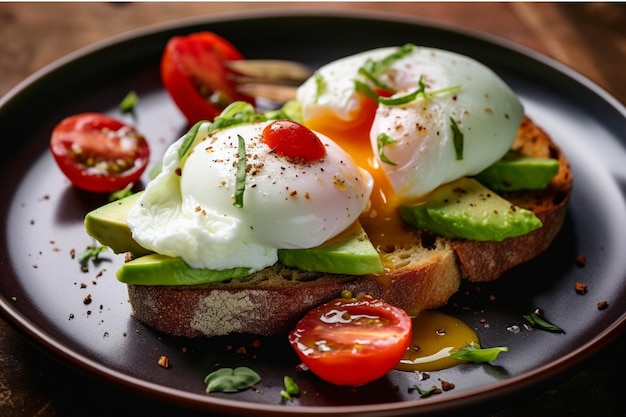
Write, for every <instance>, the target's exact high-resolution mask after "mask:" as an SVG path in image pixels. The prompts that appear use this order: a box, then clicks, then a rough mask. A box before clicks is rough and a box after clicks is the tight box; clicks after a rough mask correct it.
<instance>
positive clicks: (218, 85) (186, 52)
mask: <svg viewBox="0 0 626 417" xmlns="http://www.w3.org/2000/svg"><path fill="white" fill-rule="evenodd" d="M242 58H243V56H242V55H241V53H240V52H239V51H238V50H237V49H236V48H235V47H234V46H233V45H232V44H231V43H229V42H228V41H227V40H225V39H224V38H222V37H220V36H219V35H217V34H215V33H212V32H196V33H192V34H190V35H187V36H174V37H172V38H171V39H170V40H169V41H168V43H167V45H166V46H165V49H164V51H163V55H162V57H161V80H162V82H163V85H164V86H165V89H166V90H167V92H168V93H169V95H170V97H171V98H172V100H173V101H174V103H175V104H176V106H177V107H178V108H179V110H180V111H181V112H182V113H183V115H184V116H185V117H186V119H187V121H188V122H189V123H190V124H193V123H196V122H198V121H200V120H213V119H214V118H215V116H217V115H218V114H219V113H220V112H221V111H222V110H223V109H224V108H225V107H226V106H227V105H228V104H230V103H232V102H233V101H247V102H252V101H253V99H252V98H250V97H248V96H246V95H244V94H241V93H239V92H237V91H236V90H235V83H234V82H232V80H231V79H230V78H229V77H230V75H231V74H232V72H231V71H230V70H228V69H227V68H226V67H225V66H224V61H234V60H239V59H242Z"/></svg>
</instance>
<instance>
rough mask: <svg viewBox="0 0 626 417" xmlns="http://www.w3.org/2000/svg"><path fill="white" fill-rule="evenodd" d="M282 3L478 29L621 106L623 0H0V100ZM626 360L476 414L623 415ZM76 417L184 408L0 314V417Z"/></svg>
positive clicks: (592, 363) (604, 360)
mask: <svg viewBox="0 0 626 417" xmlns="http://www.w3.org/2000/svg"><path fill="white" fill-rule="evenodd" d="M288 9H318V10H319V9H324V10H326V9H333V10H369V11H380V12H384V13H397V14H402V15H410V16H415V17H420V18H425V19H431V20H433V21H437V22H442V23H445V24H449V25H454V26H459V27H463V28H469V29H473V30H479V31H482V32H485V33H489V34H493V35H496V36H499V37H502V38H504V39H507V40H510V41H513V42H515V43H518V44H520V45H523V46H526V47H529V48H531V49H533V50H535V51H537V52H540V53H542V54H545V55H547V56H549V57H551V58H554V59H555V60H557V61H559V62H561V63H562V64H565V65H567V66H569V67H571V68H573V69H574V70H576V71H578V72H580V73H581V74H583V75H584V76H586V77H588V78H589V79H590V80H592V81H593V82H595V83H597V84H598V85H600V86H601V87H602V88H604V89H605V90H606V91H608V92H609V93H610V94H611V95H613V96H614V97H615V98H616V99H617V100H619V101H620V102H622V103H625V102H626V77H625V76H624V68H626V6H625V5H624V4H619V3H580V4H555V3H479V4H473V3H419V2H418V3H406V2H402V3H262V2H254V3H238V2H229V3H126V2H123V3H36V4H35V3H0V96H1V95H4V94H5V93H7V92H8V91H10V90H11V88H13V87H15V86H16V85H18V84H19V83H20V82H22V81H23V80H24V79H26V78H27V77H28V76H30V75H31V74H33V73H35V72H36V71H38V70H40V69H41V68H43V67H45V66H46V65H47V64H49V63H51V62H53V61H54V60H56V59H58V58H60V57H63V56H65V55H66V54H69V53H71V52H73V51H75V50H77V49H79V48H82V47H84V46H87V45H90V44H92V43H94V42H97V41H99V40H102V39H105V38H107V37H110V36H113V35H117V34H120V33H124V32H127V31H130V30H133V29H137V28H141V27H145V26H149V25H154V24H158V23H162V22H168V21H172V20H177V19H183V18H188V17H194V16H203V15H219V14H223V13H226V14H230V13H236V12H239V11H242V10H245V11H246V12H250V11H254V10H288ZM3 140H6V139H3ZM624 358H626V338H625V337H621V338H620V339H618V340H617V341H615V342H614V343H613V344H612V345H611V346H609V347H607V348H606V349H604V350H603V351H602V353H601V354H600V355H597V356H595V357H593V358H591V359H590V360H588V361H586V362H585V363H584V364H582V365H581V366H579V367H577V368H575V369H573V370H572V371H571V372H569V373H567V375H563V376H562V377H561V378H559V379H557V380H556V381H554V386H552V387H549V388H548V389H545V387H543V388H542V389H541V390H540V391H532V392H528V393H527V394H525V395H522V396H521V397H516V398H515V399H510V402H505V403H500V404H491V405H488V408H487V409H485V411H484V413H482V412H481V413H480V414H483V415H489V416H493V417H496V416H500V417H504V416H519V417H526V416H552V415H559V416H560V415H568V416H587V415H597V416H604V417H607V416H622V415H624V411H623V410H624V405H623V388H622V387H623V384H622V377H623V374H622V372H623V371H622V369H624V365H625V359H624ZM123 403H125V404H126V405H124V406H122V405H121V404H123ZM79 415H80V416H92V417H99V416H111V415H117V416H125V415H152V416H166V415H167V416H170V415H181V414H180V413H178V411H177V410H175V409H171V408H168V407H160V406H159V407H155V406H154V405H152V404H150V403H149V402H148V401H146V400H144V399H141V398H134V397H132V396H130V395H128V394H127V393H124V392H121V391H118V390H116V389H115V388H113V387H109V386H106V385H103V384H101V383H99V382H98V381H93V380H91V379H88V378H85V377H84V376H83V375H78V374H75V373H73V372H71V371H68V370H67V369H66V368H64V367H62V366H60V365H58V364H56V363H54V362H53V361H51V360H50V359H49V358H47V357H46V356H45V355H42V354H41V353H40V352H39V351H38V350H37V349H35V348H34V347H33V346H31V345H30V344H28V342H27V341H25V340H24V339H23V338H22V337H21V336H20V335H19V334H17V332H15V331H14V330H13V329H12V328H11V327H9V326H8V325H7V324H6V322H4V321H3V320H0V416H4V417H23V416H37V417H55V416H79Z"/></svg>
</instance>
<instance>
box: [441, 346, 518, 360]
mask: <svg viewBox="0 0 626 417" xmlns="http://www.w3.org/2000/svg"><path fill="white" fill-rule="evenodd" d="M508 350H509V348H508V347H506V346H505V347H494V348H487V349H483V348H481V347H480V345H479V344H477V343H474V342H472V343H470V344H469V345H467V346H465V347H463V348H462V349H457V350H453V351H452V352H450V357H451V358H454V359H460V360H462V361H467V362H474V363H483V362H491V361H494V360H496V358H497V357H498V355H499V354H500V352H508Z"/></svg>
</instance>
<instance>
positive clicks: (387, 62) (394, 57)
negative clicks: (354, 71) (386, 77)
mask: <svg viewBox="0 0 626 417" xmlns="http://www.w3.org/2000/svg"><path fill="white" fill-rule="evenodd" d="M414 48H415V45H413V44H411V43H407V44H405V45H403V46H401V47H400V48H398V50H396V51H395V52H392V53H391V54H389V55H387V56H386V57H385V58H383V59H381V60H379V61H374V60H373V59H368V60H367V61H365V64H363V66H362V67H361V68H362V69H363V71H364V72H366V73H368V74H370V75H371V76H373V77H379V76H380V75H382V74H383V73H384V72H385V71H386V70H387V68H389V67H390V66H391V64H393V63H394V62H395V61H398V60H400V59H402V58H404V57H405V56H407V55H409V54H410V53H412V52H413V49H414Z"/></svg>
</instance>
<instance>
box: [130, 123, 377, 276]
mask: <svg viewBox="0 0 626 417" xmlns="http://www.w3.org/2000/svg"><path fill="white" fill-rule="evenodd" d="M268 123H271V122H260V123H253V124H243V125H236V126H233V127H230V128H225V129H218V130H216V131H212V132H209V131H208V128H209V125H210V123H208V122H207V123H205V124H203V125H201V126H200V128H199V129H198V133H197V136H202V138H201V139H202V140H197V139H196V141H195V142H197V144H196V145H195V146H194V147H193V149H191V151H190V153H189V154H188V157H187V158H186V160H185V161H184V164H182V163H181V157H180V155H179V149H180V148H181V145H182V143H183V139H184V137H183V138H181V139H179V140H178V141H177V142H175V143H174V144H173V145H171V146H170V147H169V148H168V150H167V151H166V153H165V155H164V157H163V169H162V171H161V173H160V174H159V175H158V176H157V177H156V178H155V179H154V180H153V181H151V182H150V183H149V184H148V185H147V187H146V189H145V191H144V194H143V195H142V196H141V197H140V199H139V201H138V203H137V204H136V205H135V206H134V207H133V208H132V209H131V210H130V212H129V213H128V216H127V223H128V225H129V227H130V229H131V232H132V236H133V239H135V240H136V241H137V242H138V243H139V244H140V245H142V246H143V247H145V248H147V249H149V250H152V251H154V252H157V253H160V254H163V255H167V256H172V257H181V258H182V259H184V260H185V261H186V262H187V263H188V264H189V265H190V266H191V267H194V268H207V269H213V270H222V269H228V268H235V267H247V268H250V272H254V271H257V270H261V269H263V268H265V267H268V266H271V265H273V264H274V263H275V262H276V261H277V259H278V255H277V251H278V249H304V248H311V247H315V246H318V245H320V244H322V243H323V242H325V241H326V240H328V239H330V238H332V237H334V236H336V235H337V234H339V233H340V232H342V231H343V230H345V229H346V228H348V226H350V225H351V224H353V223H354V222H355V221H356V220H357V219H358V217H359V215H360V214H361V213H362V212H363V211H364V209H365V208H366V207H367V205H368V202H369V198H370V194H371V191H372V188H373V179H372V177H371V175H370V174H369V173H368V172H367V171H365V170H363V169H361V168H359V167H358V166H357V165H356V163H355V162H354V160H353V159H352V158H351V157H350V155H348V154H347V153H346V152H345V151H344V150H343V149H342V148H341V147H339V146H338V145H337V144H336V143H334V142H333V141H332V140H330V139H329V138H328V137H326V136H324V135H321V134H318V138H319V139H320V140H321V142H322V143H323V145H324V147H325V148H326V155H325V156H324V158H323V159H321V160H318V161H313V162H303V161H293V160H290V159H289V158H286V157H284V156H281V155H278V154H277V153H276V152H274V151H273V150H272V149H270V147H269V146H268V145H267V144H266V143H265V141H264V139H263V135H262V132H263V129H264V128H265V126H266V125H267V124H268ZM240 137H241V138H242V139H243V140H244V143H245V164H246V165H245V185H244V189H243V204H242V205H241V206H240V207H237V206H236V205H235V204H233V201H234V196H235V194H236V193H237V182H238V178H239V179H241V174H242V173H241V172H239V173H238V169H237V161H238V160H239V159H240V156H241V152H242V149H241V148H240V145H239V138H240Z"/></svg>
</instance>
